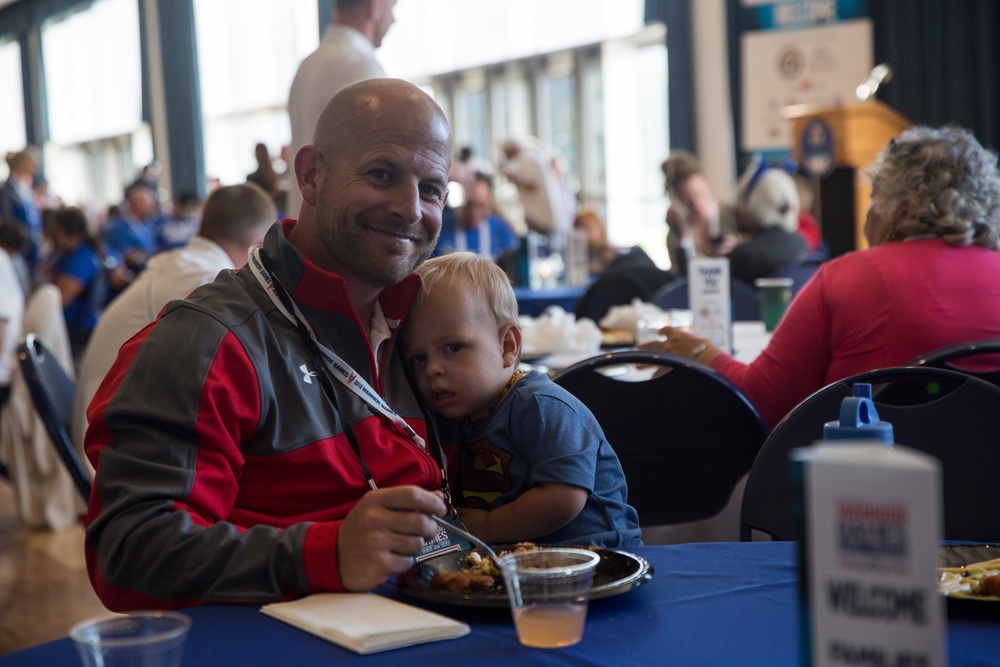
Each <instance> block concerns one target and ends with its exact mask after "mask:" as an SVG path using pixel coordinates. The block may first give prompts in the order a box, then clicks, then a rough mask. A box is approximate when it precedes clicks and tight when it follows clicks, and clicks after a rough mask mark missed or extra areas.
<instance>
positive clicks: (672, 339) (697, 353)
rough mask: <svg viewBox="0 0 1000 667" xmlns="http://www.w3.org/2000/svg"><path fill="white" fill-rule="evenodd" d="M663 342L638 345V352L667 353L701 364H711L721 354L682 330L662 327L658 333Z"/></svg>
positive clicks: (705, 341)
mask: <svg viewBox="0 0 1000 667" xmlns="http://www.w3.org/2000/svg"><path fill="white" fill-rule="evenodd" d="M659 333H660V335H661V336H665V337H666V338H665V339H664V340H654V341H650V342H648V343H643V344H642V345H639V346H638V348H639V349H640V350H654V351H657V352H669V353H670V354H676V355H678V356H680V357H688V358H690V359H694V360H695V361H698V362H700V363H703V364H706V365H708V364H711V363H712V360H713V359H715V358H716V357H717V356H719V355H720V354H722V350H720V349H719V348H717V347H715V346H713V345H712V344H711V343H710V342H708V340H706V339H704V338H699V337H697V336H695V335H692V334H689V333H688V332H686V331H684V330H682V329H674V328H673V327H663V328H662V329H660V331H659Z"/></svg>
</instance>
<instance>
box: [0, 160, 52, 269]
mask: <svg viewBox="0 0 1000 667" xmlns="http://www.w3.org/2000/svg"><path fill="white" fill-rule="evenodd" d="M7 167H8V168H9V170H10V174H9V175H8V177H7V180H6V181H5V182H4V183H3V185H2V186H0V218H3V219H4V220H7V221H9V222H11V223H14V224H17V225H20V226H21V227H22V228H23V229H24V231H25V233H26V234H27V235H28V239H29V241H30V243H29V244H28V247H27V249H26V250H25V252H24V259H25V262H27V264H28V270H29V271H30V272H31V273H32V274H33V273H34V272H35V271H36V270H37V267H38V259H39V252H40V249H41V247H42V213H41V211H40V210H39V209H38V205H37V203H36V202H35V191H34V188H33V185H34V179H35V176H36V175H37V174H38V149H37V148H35V147H33V146H29V147H27V148H25V149H24V150H21V151H18V152H16V153H9V154H8V155H7Z"/></svg>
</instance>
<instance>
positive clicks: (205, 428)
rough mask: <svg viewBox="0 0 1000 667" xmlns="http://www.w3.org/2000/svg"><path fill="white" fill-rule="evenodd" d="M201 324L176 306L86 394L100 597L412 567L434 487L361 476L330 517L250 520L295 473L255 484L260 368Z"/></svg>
mask: <svg viewBox="0 0 1000 667" xmlns="http://www.w3.org/2000/svg"><path fill="white" fill-rule="evenodd" d="M206 322H209V323H210V322H211V320H210V319H209V318H204V317H202V318H195V317H181V318H180V320H179V322H178V323H177V325H176V326H172V327H169V328H162V329H161V326H160V324H162V321H161V323H160V324H158V325H156V326H154V327H153V328H152V329H150V330H149V331H147V332H146V333H145V334H144V336H143V335H140V336H139V337H137V338H135V339H133V340H131V341H130V342H129V343H127V344H126V345H125V346H124V347H123V350H122V354H121V356H120V358H119V360H118V361H117V362H116V364H115V365H114V366H113V367H112V369H111V371H110V372H109V375H108V378H107V379H106V380H105V382H104V383H103V384H102V387H101V389H100V390H99V391H98V394H97V396H96V397H95V400H94V402H93V403H92V405H91V409H90V418H91V427H90V429H89V430H88V435H87V455H88V457H89V458H90V460H91V461H92V462H93V463H94V464H95V468H96V469H97V476H96V480H95V496H94V499H93V500H92V502H91V506H90V513H89V519H90V521H89V526H88V531H87V560H88V568H89V570H90V574H91V579H92V581H93V582H94V587H95V590H96V591H97V592H98V595H99V597H100V598H101V599H102V601H103V602H104V603H105V605H106V606H108V608H110V609H113V610H127V609H136V608H140V607H146V608H148V607H150V606H155V607H157V608H177V607H184V606H190V605H192V604H205V603H213V604H220V603H221V604H233V603H256V604H260V603H263V602H269V601H275V600H280V599H283V598H287V597H294V596H297V595H303V594H307V593H312V592H318V591H343V590H348V589H350V590H366V589H370V588H372V587H374V586H375V585H377V584H380V583H382V582H383V581H384V580H385V578H386V577H387V576H389V575H391V574H393V573H395V572H400V571H403V570H405V569H407V568H408V567H410V565H411V564H412V557H410V558H409V560H407V559H406V557H408V556H412V555H413V554H416V553H417V552H419V550H420V548H421V546H422V545H423V539H424V538H431V537H433V535H434V534H435V530H436V528H435V526H434V524H433V522H432V521H431V519H430V518H429V517H426V516H424V515H423V514H424V513H432V512H433V513H438V514H444V511H445V508H444V504H443V501H442V500H441V499H440V498H439V497H438V496H437V495H436V494H435V493H434V492H430V491H426V490H424V489H418V488H408V487H398V488H395V489H385V490H380V491H377V492H376V491H369V492H367V493H365V490H366V489H367V487H365V486H364V484H363V479H361V480H359V486H360V487H361V491H360V492H359V493H358V496H359V497H360V501H358V502H357V506H356V507H355V508H354V509H350V505H345V506H344V510H343V513H338V511H337V509H336V508H330V507H321V508H316V511H317V512H321V511H322V512H324V513H323V514H322V516H324V517H329V518H325V519H324V520H315V521H309V520H308V517H305V518H299V519H295V518H290V522H285V523H284V524H283V525H282V524H281V522H280V521H278V520H273V521H270V522H271V523H276V524H279V525H267V523H268V522H265V521H263V520H260V519H255V518H254V516H253V513H254V508H255V507H263V506H266V507H264V509H261V510H259V511H261V512H262V513H265V514H266V513H268V512H271V513H273V512H274V511H275V506H279V507H280V502H279V500H280V498H281V497H282V496H283V495H284V494H283V492H282V484H283V483H287V482H286V481H285V480H280V479H278V478H274V479H273V482H272V483H267V480H266V479H261V478H260V477H258V479H257V486H256V487H253V486H249V485H248V484H247V482H246V476H247V474H248V472H247V470H246V458H245V457H246V456H247V454H246V453H245V452H244V447H243V445H244V442H245V441H247V440H248V439H249V438H250V436H251V435H252V434H253V433H254V432H255V430H256V429H257V428H258V422H259V419H260V415H261V405H260V400H261V396H260V390H259V388H258V387H259V383H258V377H257V375H256V369H255V366H254V364H253V363H252V362H251V360H250V358H249V357H248V356H247V354H246V352H245V350H244V349H243V347H242V346H241V345H240V344H239V343H238V341H236V340H235V337H234V336H233V334H232V333H224V334H221V336H220V334H219V333H218V332H216V331H213V327H212V326H211V324H207V325H206ZM215 328H217V327H215ZM180 331H186V332H187V333H186V334H185V335H184V336H180V335H179V332H180ZM213 336H214V337H215V338H216V342H214V343H213ZM190 341H198V345H197V346H191V344H190ZM185 378H186V382H187V383H188V384H185ZM144 385H145V386H144ZM276 435H277V434H276ZM345 450H346V451H349V448H345ZM275 458H277V457H275ZM271 465H273V464H271ZM288 470H289V469H288V468H287V467H286V468H284V469H283V474H285V475H286V476H287V475H288V474H289V473H288ZM257 474H258V475H260V474H261V468H260V467H258V468H257ZM273 474H274V475H280V474H282V473H281V472H277V471H276V472H274V473H273ZM331 483H335V481H334V482H331ZM265 487H266V490H267V493H270V494H272V495H271V496H269V497H268V498H265V497H264V491H265ZM253 488H256V492H254V491H252V489H253ZM255 493H256V494H259V495H258V496H255V495H254V494H255ZM362 495H363V497H362ZM238 498H240V502H239V503H237V499H238ZM269 498H271V499H270V500H269ZM234 512H238V513H239V516H240V517H242V518H241V519H240V520H238V521H237V520H235V519H234ZM342 529H343V530H344V531H345V537H344V538H343V539H341V535H340V533H341V530H342ZM342 575H343V577H342Z"/></svg>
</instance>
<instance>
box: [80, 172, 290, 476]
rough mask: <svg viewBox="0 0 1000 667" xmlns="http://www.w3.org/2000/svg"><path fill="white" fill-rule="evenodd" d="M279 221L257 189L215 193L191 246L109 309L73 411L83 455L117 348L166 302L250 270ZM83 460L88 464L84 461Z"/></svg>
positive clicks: (156, 259) (143, 276) (155, 261)
mask: <svg viewBox="0 0 1000 667" xmlns="http://www.w3.org/2000/svg"><path fill="white" fill-rule="evenodd" d="M276 218H277V209H276V208H275V205H274V202H273V201H272V199H271V197H270V196H268V195H267V193H265V192H264V190H263V189H261V188H260V187H259V186H257V185H254V184H253V183H244V184H240V185H230V186H227V187H222V188H219V189H218V190H216V191H215V192H213V193H212V194H211V195H210V196H209V198H208V199H207V200H206V202H205V206H204V209H203V211H202V219H201V228H200V230H199V232H198V234H197V236H195V237H194V238H193V239H191V241H190V242H189V243H188V245H186V246H184V247H181V248H177V249H175V250H170V251H168V252H163V253H159V254H157V255H154V256H153V258H152V259H150V261H149V264H148V265H147V266H146V268H145V269H144V270H143V272H142V273H140V274H139V277H138V278H136V280H135V282H133V283H132V284H131V285H129V286H128V288H127V289H126V290H125V291H124V292H122V293H121V294H120V295H119V296H118V297H117V298H115V300H114V301H112V302H111V304H110V305H109V306H108V307H107V309H106V310H105V311H104V313H103V314H102V315H101V318H100V320H98V322H97V327H96V328H95V329H94V333H93V334H92V335H91V337H90V343H89V345H88V346H87V349H86V351H85V352H84V355H83V359H82V360H81V362H80V371H79V379H78V382H77V391H76V395H75V397H74V405H73V442H74V443H75V444H76V446H77V448H79V449H80V451H82V445H83V437H84V435H85V434H86V431H87V407H88V406H89V405H90V401H91V399H92V398H93V397H94V394H95V393H97V388H98V387H99V386H100V385H101V381H102V380H103V379H104V376H105V375H106V374H107V372H108V370H109V369H110V368H111V365H112V364H113V363H114V361H115V358H116V357H117V356H118V348H120V347H121V346H122V344H123V343H125V341H127V340H128V339H129V338H131V337H132V336H134V335H135V334H136V333H138V332H139V331H140V330H141V329H142V328H143V327H145V326H146V325H147V324H149V323H150V322H152V321H153V320H155V319H156V317H157V316H158V315H159V314H160V311H161V310H163V307H164V306H165V305H166V304H167V302H168V301H171V300H173V299H183V298H184V297H186V296H187V295H188V294H190V293H191V292H192V291H194V289H195V288H196V287H199V286H201V285H204V284H205V283H208V282H211V281H212V280H214V279H215V277H216V276H217V275H219V272H220V271H223V270H226V269H236V268H238V267H240V266H243V265H244V264H246V261H247V252H248V250H249V249H250V247H251V246H253V245H256V244H259V243H261V242H262V241H263V239H264V234H265V233H266V232H267V229H268V227H269V226H270V225H271V224H273V223H274V221H275V219H276ZM81 460H86V459H83V458H82V457H81Z"/></svg>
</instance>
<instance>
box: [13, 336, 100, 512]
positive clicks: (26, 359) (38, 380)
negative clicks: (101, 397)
mask: <svg viewBox="0 0 1000 667" xmlns="http://www.w3.org/2000/svg"><path fill="white" fill-rule="evenodd" d="M17 358H18V361H19V363H20V365H21V371H22V373H23V374H24V380H25V384H26V385H27V386H28V392H29V393H30V394H31V401H32V403H33V404H34V406H35V410H36V411H37V412H38V416H39V417H41V419H42V423H43V424H44V425H45V431H46V432H47V433H48V436H49V439H50V440H51V441H52V444H53V445H54V446H55V448H56V452H57V453H58V454H59V458H60V459H62V462H63V464H64V465H65V466H66V470H67V471H68V472H69V475H70V477H71V478H72V479H73V484H75V485H76V488H77V490H78V491H79V492H80V495H82V496H83V499H84V501H85V502H86V501H87V500H89V498H90V487H91V482H90V476H89V475H88V474H87V472H86V470H85V469H84V467H83V464H82V463H81V462H80V458H79V457H78V456H77V454H76V449H75V448H74V447H73V442H72V440H70V437H69V430H70V420H71V419H72V413H73V393H74V391H75V390H76V383H74V382H73V379H72V378H70V376H69V375H68V374H67V373H66V371H65V370H64V369H63V367H62V366H61V365H60V364H59V360H58V359H57V358H56V357H55V355H53V354H52V353H51V352H50V351H49V349H48V348H47V347H46V346H45V344H44V343H43V342H42V341H41V340H39V339H38V338H37V337H35V335H34V334H31V333H29V334H28V335H27V337H26V338H25V341H24V342H23V343H21V345H20V346H18V350H17Z"/></svg>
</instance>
